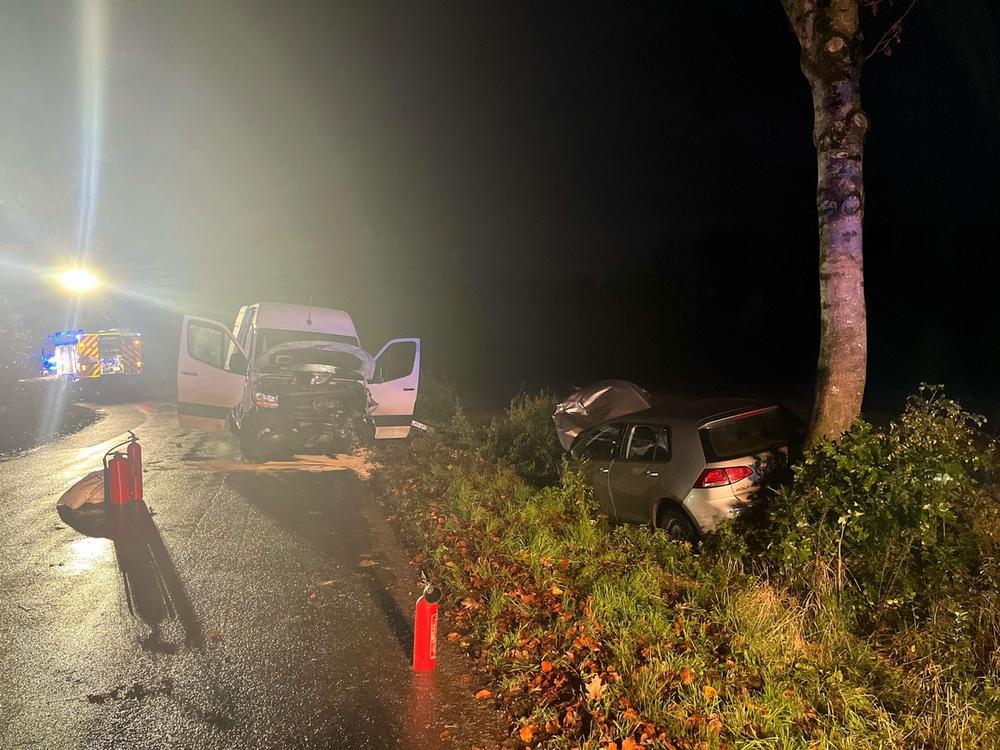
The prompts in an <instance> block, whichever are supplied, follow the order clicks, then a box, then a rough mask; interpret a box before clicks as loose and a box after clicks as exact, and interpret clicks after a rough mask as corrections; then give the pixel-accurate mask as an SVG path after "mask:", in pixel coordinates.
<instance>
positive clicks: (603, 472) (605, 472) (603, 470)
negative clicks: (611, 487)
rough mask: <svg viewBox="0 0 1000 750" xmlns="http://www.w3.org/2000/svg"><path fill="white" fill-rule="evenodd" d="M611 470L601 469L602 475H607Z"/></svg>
mask: <svg viewBox="0 0 1000 750" xmlns="http://www.w3.org/2000/svg"><path fill="white" fill-rule="evenodd" d="M609 471H611V469H601V473H602V474H607V473H608V472H609Z"/></svg>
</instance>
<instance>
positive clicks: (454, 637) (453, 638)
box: [448, 631, 462, 641]
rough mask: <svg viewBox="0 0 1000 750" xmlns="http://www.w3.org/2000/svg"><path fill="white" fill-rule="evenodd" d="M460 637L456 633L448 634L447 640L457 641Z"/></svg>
mask: <svg viewBox="0 0 1000 750" xmlns="http://www.w3.org/2000/svg"><path fill="white" fill-rule="evenodd" d="M461 637H462V636H461V635H460V634H459V633H456V632H454V631H452V632H450V633H448V640H449V641H457V640H458V639H459V638H461Z"/></svg>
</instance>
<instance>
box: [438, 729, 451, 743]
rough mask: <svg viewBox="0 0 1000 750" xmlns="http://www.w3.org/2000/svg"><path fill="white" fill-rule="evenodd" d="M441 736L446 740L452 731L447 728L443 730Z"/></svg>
mask: <svg viewBox="0 0 1000 750" xmlns="http://www.w3.org/2000/svg"><path fill="white" fill-rule="evenodd" d="M439 736H440V738H441V739H442V740H446V739H448V738H449V737H451V732H449V731H448V730H447V729H445V730H444V731H443V732H441V734H440V735H439Z"/></svg>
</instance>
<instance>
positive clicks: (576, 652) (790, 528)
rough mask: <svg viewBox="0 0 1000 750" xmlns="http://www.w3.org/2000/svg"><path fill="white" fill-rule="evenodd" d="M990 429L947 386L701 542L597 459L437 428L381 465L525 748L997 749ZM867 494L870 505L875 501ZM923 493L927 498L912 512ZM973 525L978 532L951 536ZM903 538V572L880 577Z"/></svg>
mask: <svg viewBox="0 0 1000 750" xmlns="http://www.w3.org/2000/svg"><path fill="white" fill-rule="evenodd" d="M539 400H540V399H539ZM525 403H526V400H525V399H524V398H523V397H522V399H521V400H520V401H519V403H518V405H517V407H516V408H514V409H512V410H511V412H513V413H515V414H517V415H518V417H516V418H512V419H510V422H515V421H517V420H518V419H523V418H524V415H525V413H526V410H525ZM527 403H533V401H532V400H531V399H528V400H527ZM540 410H541V408H540V407H539V411H540ZM509 413H510V412H509ZM495 419H496V420H498V421H499V420H504V419H508V417H507V416H499V415H498V416H497V417H496V418H495ZM510 422H508V424H507V425H505V429H511V428H510V426H509V425H510ZM487 429H489V428H487ZM511 431H512V430H511ZM508 434H509V433H508ZM980 440H981V439H980V437H979V436H978V435H977V433H976V432H975V430H974V424H972V423H970V422H969V418H968V415H965V414H964V412H962V411H961V409H960V408H959V407H958V406H957V405H954V404H953V403H952V402H948V401H946V400H945V399H943V398H942V397H941V396H940V395H939V394H925V396H924V397H922V398H920V399H918V400H915V401H914V402H913V403H912V404H911V406H910V408H909V409H908V410H907V412H906V414H905V415H904V416H903V417H902V418H901V419H900V420H899V421H898V422H897V423H895V424H894V425H892V426H890V427H889V428H885V429H878V428H875V427H872V426H870V425H864V424H859V425H858V426H856V427H855V429H854V430H852V432H851V433H849V434H848V436H847V437H846V438H845V441H846V442H843V443H842V444H837V445H834V444H825V443H824V444H821V445H819V446H817V448H816V449H814V450H813V451H811V452H809V453H808V454H807V456H806V459H805V461H804V463H803V464H802V465H801V467H800V468H799V469H798V471H797V475H796V479H795V483H794V484H793V486H792V487H791V488H790V489H788V490H787V491H786V493H785V494H782V495H780V496H779V497H777V498H774V499H773V501H772V505H771V509H770V512H771V516H770V517H771V519H772V523H773V527H772V528H770V529H766V530H760V529H758V530H757V531H756V532H755V535H753V536H751V537H750V538H747V537H746V536H744V535H742V534H740V535H738V534H737V531H745V530H738V529H736V528H734V527H730V528H729V529H728V530H726V531H724V532H723V533H721V534H719V535H716V536H715V537H713V538H711V539H710V541H709V542H707V543H706V545H705V546H704V547H703V548H702V550H701V551H700V552H699V553H698V554H692V551H691V550H690V548H688V547H687V546H686V545H682V544H677V543H674V542H672V541H670V540H669V539H668V538H667V537H666V535H664V534H662V533H658V532H654V531H651V530H649V529H647V528H644V527H638V526H613V525H610V524H608V523H607V521H606V520H605V519H602V518H601V517H599V516H598V515H597V512H596V511H597V509H596V506H595V504H594V501H593V498H592V497H591V495H590V492H589V490H588V489H587V487H586V485H585V483H584V482H583V481H582V479H581V478H580V477H579V475H577V474H576V473H575V472H573V471H566V472H564V473H563V475H562V478H561V480H560V482H559V483H558V484H554V485H550V486H546V487H542V488H540V489H539V488H535V487H533V486H532V485H531V484H529V483H527V482H526V481H525V479H524V478H523V477H522V476H519V475H518V474H517V473H516V472H515V471H513V470H512V469H511V465H512V464H514V463H515V462H513V461H510V460H509V456H510V453H509V452H507V451H504V450H501V451H500V454H501V456H502V457H503V460H498V456H497V455H496V454H494V453H493V452H492V450H485V449H483V447H482V444H481V443H478V444H477V449H475V450H470V449H464V448H458V447H455V446H453V445H450V444H449V443H448V441H447V440H444V439H442V437H441V434H438V435H437V436H436V437H432V438H430V439H426V440H421V441H416V442H414V443H413V444H411V445H410V446H409V447H407V448H406V449H405V451H404V450H402V449H399V448H396V449H394V452H393V453H392V454H391V458H389V460H386V461H384V462H383V468H382V469H381V480H382V482H383V487H384V494H385V496H386V498H387V500H388V502H389V503H391V505H392V507H393V508H394V513H396V514H397V515H399V516H400V517H401V518H405V519H406V523H405V524H403V526H402V528H403V529H405V530H406V531H407V532H408V533H411V534H412V535H413V536H412V541H413V542H414V543H415V544H416V546H417V551H418V553H417V556H416V558H415V559H416V561H417V562H418V563H419V564H420V565H421V566H424V567H425V568H427V569H428V570H429V572H431V573H432V574H433V575H434V576H435V577H436V578H437V579H438V580H439V581H441V582H442V583H443V584H444V586H445V590H446V592H447V593H448V595H449V598H448V602H447V606H446V608H445V610H446V612H447V614H448V618H449V622H450V625H449V630H451V634H450V635H448V638H449V639H451V640H455V641H457V642H458V643H459V644H461V645H462V646H463V647H464V648H465V649H466V650H467V651H468V652H469V653H470V654H471V655H472V656H474V657H475V658H477V659H478V660H479V663H480V664H481V666H482V668H483V669H484V670H485V671H486V672H488V673H489V674H490V675H491V676H492V678H493V680H494V686H493V689H492V690H491V691H488V692H490V693H491V695H490V696H487V698H484V699H495V700H497V701H498V702H499V705H501V706H503V707H504V709H505V710H506V711H507V713H508V715H509V716H510V720H511V742H512V743H513V744H516V745H518V746H522V747H524V746H532V747H541V746H545V747H554V748H562V747H565V748H569V747H593V748H597V747H600V748H610V747H616V748H619V750H620V749H621V748H624V747H630V748H635V747H640V746H644V747H659V748H675V749H681V748H696V747H697V748H723V747H731V748H743V747H745V748H750V747H755V748H756V747H766V748H807V747H830V748H833V747H836V748H895V747H919V748H926V749H931V748H934V749H938V748H940V749H941V750H944V749H945V748H949V749H950V748H961V747H990V746H996V745H997V743H998V742H1000V716H998V708H997V702H996V701H997V698H998V694H997V684H998V683H997V674H998V673H997V669H998V659H997V657H998V652H997V650H996V641H995V639H994V640H992V641H991V640H990V638H989V637H988V635H989V633H991V632H992V633H996V632H1000V628H998V627H997V623H1000V618H998V617H997V612H996V607H995V606H994V605H993V604H991V603H990V602H991V599H990V597H989V596H988V595H987V589H988V587H989V586H991V585H995V584H993V583H991V582H987V581H986V580H984V581H982V582H980V583H979V585H978V586H975V585H973V586H970V588H969V591H970V593H969V595H968V596H966V597H964V598H961V597H959V596H958V589H959V587H960V586H961V585H969V584H974V583H975V582H974V581H973V579H974V577H975V575H974V570H975V569H976V565H977V564H979V565H980V570H981V572H982V573H983V575H987V574H988V569H992V568H991V566H993V565H994V564H995V563H994V558H993V557H991V555H992V551H991V549H992V548H991V547H990V546H989V544H988V543H987V542H988V540H989V538H990V537H989V535H988V534H987V536H979V534H980V533H981V526H982V525H983V524H986V525H987V526H988V525H989V523H990V519H991V518H992V516H990V515H989V513H988V512H987V509H986V508H985V507H984V503H985V497H986V494H985V493H986V489H987V487H988V486H989V485H988V483H987V482H986V481H985V480H986V478H987V475H986V474H985V473H984V471H985V468H986V465H987V463H988V459H989V457H990V456H989V453H988V452H987V451H985V450H984V445H983V444H981V442H980ZM497 444H499V443H497ZM502 444H503V445H506V446H510V445H511V441H510V440H509V439H508V440H506V441H505V442H504V443H502ZM522 444H527V442H525V443H522ZM515 455H516V454H515ZM535 465H537V464H536V463H535V462H528V464H527V466H528V467H529V469H532V467H534V466H535ZM908 467H909V468H908ZM981 469H982V470H981ZM532 470H533V469H532ZM837 472H844V473H845V476H843V477H840V476H838V475H837ZM946 474H947V476H948V477H949V478H948V479H945V478H944V477H945V475H946ZM889 475H891V476H889ZM535 476H536V477H537V474H536V475H535ZM969 493H979V494H976V496H975V497H973V496H972V495H970V494H969ZM865 498H868V502H869V503H871V504H872V505H873V506H874V507H873V513H872V517H871V519H868V518H866V515H865V514H863V513H862V515H858V514H857V511H858V508H857V507H856V506H855V505H854V504H853V503H855V502H857V503H859V504H860V505H861V506H862V507H863V506H864V504H865ZM907 498H910V499H911V500H913V501H914V502H917V501H919V503H920V504H919V508H918V509H917V510H915V511H914V510H913V509H912V508H910V509H909V510H908V511H907V512H908V513H909V515H906V514H904V515H903V516H901V517H899V518H897V517H896V516H897V515H899V513H900V512H901V511H902V510H903V509H906V508H908V507H909V506H908V503H907ZM925 505H929V506H930V507H926V508H925V507H924V506H925ZM793 506H794V508H793ZM851 508H854V511H855V512H854V514H853V515H850V516H849V517H848V518H847V519H846V520H845V522H844V523H841V521H840V518H841V516H843V515H845V511H848V510H850V509H851ZM781 513H786V514H787V515H788V518H787V520H786V521H784V522H781V523H779V522H778V521H777V515H778V514H781ZM982 514H985V515H982ZM963 522H968V523H970V524H971V525H972V527H974V530H971V531H967V532H965V534H964V535H963V536H961V538H958V537H955V538H954V539H948V540H944V536H945V535H946V533H948V534H955V533H957V532H958V531H959V526H960V525H961V524H962V523H963ZM866 524H870V526H866ZM786 540H787V544H786V543H784V542H785V541H786ZM883 540H888V543H887V544H883ZM908 541H909V542H911V548H910V554H906V550H907V548H906V544H907V542H908ZM941 541H944V546H943V547H942V548H941V549H940V550H939V549H937V548H936V546H935V545H936V543H937V542H941ZM880 554H881V555H882V557H881V558H880V557H879V555H880ZM887 554H888V560H889V563H888V567H887V568H886V570H887V571H888V570H890V569H893V568H895V569H896V570H898V572H897V573H896V574H895V575H891V574H888V575H883V574H882V572H881V570H882V568H881V566H880V565H879V564H878V563H879V561H880V560H881V559H883V558H884V557H885V556H886V555H887ZM838 565H839V566H840V571H841V573H840V576H841V577H840V578H838V577H837V576H838V573H837V571H838ZM950 565H958V566H960V567H959V572H958V575H957V580H955V581H949V580H947V575H945V570H946V568H947V567H948V566H950ZM989 575H992V574H991V573H989ZM921 576H926V578H925V579H924V580H925V581H926V582H925V584H924V585H923V586H915V585H914V581H917V580H920V577H921ZM990 580H991V581H992V580H995V579H990ZM838 581H839V587H838ZM880 583H881V586H882V589H884V592H881V589H880V588H879V585H880ZM888 584H891V585H888ZM994 591H995V589H994ZM908 592H912V595H907V593H908ZM972 592H975V593H972ZM896 599H901V600H902V601H900V602H896V601H895V600H896ZM937 602H940V606H938V607H937V608H936V609H935V608H934V605H935V603H937ZM949 608H950V609H949ZM949 612H950V614H948V613H949ZM879 618H881V619H879ZM904 621H905V623H906V624H905V625H904ZM956 625H958V626H959V627H957V629H956ZM991 628H992V630H991ZM972 642H975V643H976V644H977V645H976V647H975V648H974V649H968V648H966V647H967V646H968V645H969V644H970V643H972ZM963 649H965V651H964V652H963ZM973 652H975V653H973Z"/></svg>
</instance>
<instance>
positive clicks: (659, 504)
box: [553, 381, 802, 542]
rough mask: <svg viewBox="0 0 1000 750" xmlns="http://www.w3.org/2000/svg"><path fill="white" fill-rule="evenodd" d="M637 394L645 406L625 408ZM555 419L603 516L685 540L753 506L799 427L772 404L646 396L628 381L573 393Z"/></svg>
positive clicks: (792, 446) (781, 464) (778, 468)
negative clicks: (654, 399) (662, 400)
mask: <svg viewBox="0 0 1000 750" xmlns="http://www.w3.org/2000/svg"><path fill="white" fill-rule="evenodd" d="M638 396H641V397H642V399H644V400H645V401H646V402H647V406H646V407H645V408H643V409H640V410H638V411H629V409H630V408H631V406H632V405H634V404H636V403H638V402H639V398H638ZM608 414H613V415H614V416H612V417H607V415H608ZM553 419H554V421H555V423H556V428H557V431H558V432H559V437H560V440H561V441H562V442H563V445H567V444H568V445H569V447H570V453H571V455H572V456H573V457H574V458H577V459H581V460H584V461H585V464H584V465H585V467H586V469H585V470H586V472H587V476H588V479H589V481H590V483H591V485H592V486H593V488H594V494H595V496H596V497H597V499H598V501H599V502H600V505H601V508H602V510H603V511H604V512H605V513H607V515H608V516H609V517H610V518H613V519H615V520H618V521H629V522H633V523H650V524H652V525H654V526H656V527H659V528H661V529H664V530H665V531H666V532H667V533H668V534H670V535H671V536H673V537H674V538H676V539H682V540H685V541H691V542H694V541H696V540H697V539H698V538H700V537H701V536H703V535H704V534H706V533H709V532H712V531H715V530H716V529H717V528H718V526H719V524H720V523H721V522H723V521H725V520H726V519H729V518H732V517H734V516H736V515H737V514H739V513H742V512H743V511H745V510H747V509H748V508H750V507H751V506H752V505H753V504H754V503H755V502H756V501H757V500H758V499H759V495H760V492H761V490H762V488H763V487H764V486H765V485H766V484H767V483H769V482H770V481H772V480H774V479H776V478H777V475H778V472H779V471H781V470H783V469H784V468H786V467H787V464H788V456H789V450H795V449H796V447H797V445H798V443H799V441H800V440H801V432H802V426H801V424H800V423H799V422H798V420H797V419H796V418H795V417H794V416H793V415H792V414H791V413H790V412H789V411H788V410H787V409H785V408H784V407H781V406H777V405H775V404H768V403H765V402H760V401H751V400H748V399H702V400H692V401H686V402H682V401H676V402H673V403H662V404H656V405H652V398H651V397H650V396H649V394H648V393H647V392H646V391H644V390H643V389H641V388H639V387H638V386H636V385H634V384H632V383H627V382H626V381H604V382H602V383H598V384H595V385H594V386H590V387H588V388H585V389H583V390H582V391H579V392H577V393H575V394H573V395H572V396H570V397H569V398H568V399H566V400H565V401H563V402H562V403H561V404H559V406H558V407H557V409H556V413H555V415H554V416H553Z"/></svg>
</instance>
